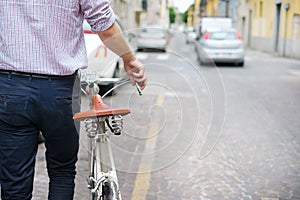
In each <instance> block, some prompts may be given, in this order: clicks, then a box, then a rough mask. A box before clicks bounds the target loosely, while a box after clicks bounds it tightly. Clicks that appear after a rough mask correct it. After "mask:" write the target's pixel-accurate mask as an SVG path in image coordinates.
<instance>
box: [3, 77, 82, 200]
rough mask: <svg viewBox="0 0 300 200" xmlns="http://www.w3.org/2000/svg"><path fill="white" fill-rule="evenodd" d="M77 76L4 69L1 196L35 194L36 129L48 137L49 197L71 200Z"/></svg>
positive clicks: (23, 199) (16, 199) (23, 198)
mask: <svg viewBox="0 0 300 200" xmlns="http://www.w3.org/2000/svg"><path fill="white" fill-rule="evenodd" d="M79 110H80V83H79V78H78V77H77V76H70V77H64V78H38V77H30V76H28V77H26V76H20V75H14V74H3V73H1V72H0V184H1V198H2V200H8V199H9V200H29V199H31V198H32V189H33V179H34V167H35V156H36V152H37V144H38V143H37V138H38V133H39V132H42V133H43V136H44V137H45V147H46V161H47V170H48V175H49V180H50V182H49V194H48V199H51V200H71V199H73V195H74V185H75V183H74V178H75V174H76V170H75V164H76V162H77V153H78V146H79V134H78V133H79V123H78V122H74V120H73V119H72V116H73V113H74V112H78V111H79Z"/></svg>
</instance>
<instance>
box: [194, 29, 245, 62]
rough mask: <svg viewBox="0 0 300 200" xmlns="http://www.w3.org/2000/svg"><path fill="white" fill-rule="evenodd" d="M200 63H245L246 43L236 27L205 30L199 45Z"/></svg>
mask: <svg viewBox="0 0 300 200" xmlns="http://www.w3.org/2000/svg"><path fill="white" fill-rule="evenodd" d="M197 53H198V58H199V61H200V64H206V63H211V62H215V63H233V64H235V65H238V66H243V65H244V44H243V41H242V37H241V36H240V34H238V33H237V31H236V30H235V29H222V30H214V31H210V32H205V33H204V35H203V36H202V37H201V39H200V41H199V45H197Z"/></svg>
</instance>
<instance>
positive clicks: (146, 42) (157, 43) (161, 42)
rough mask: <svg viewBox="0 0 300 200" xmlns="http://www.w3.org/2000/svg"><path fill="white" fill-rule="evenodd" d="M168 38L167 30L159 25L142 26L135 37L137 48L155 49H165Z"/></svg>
mask: <svg viewBox="0 0 300 200" xmlns="http://www.w3.org/2000/svg"><path fill="white" fill-rule="evenodd" d="M168 40H169V34H168V31H167V30H166V29H164V28H162V27H161V26H146V27H144V28H142V29H141V30H140V32H139V34H138V38H137V50H138V51H140V50H143V49H156V50H162V51H166V48H167V45H168Z"/></svg>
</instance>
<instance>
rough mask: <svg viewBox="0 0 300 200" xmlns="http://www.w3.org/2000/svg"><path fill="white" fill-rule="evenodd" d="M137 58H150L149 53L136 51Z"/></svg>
mask: <svg viewBox="0 0 300 200" xmlns="http://www.w3.org/2000/svg"><path fill="white" fill-rule="evenodd" d="M136 58H137V59H139V60H146V59H147V58H148V54H146V53H136Z"/></svg>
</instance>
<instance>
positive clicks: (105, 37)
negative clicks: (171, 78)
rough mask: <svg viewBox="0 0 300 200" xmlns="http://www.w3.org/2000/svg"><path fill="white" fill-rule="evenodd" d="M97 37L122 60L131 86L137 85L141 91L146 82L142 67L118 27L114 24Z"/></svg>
mask: <svg viewBox="0 0 300 200" xmlns="http://www.w3.org/2000/svg"><path fill="white" fill-rule="evenodd" d="M98 35H99V37H100V38H101V40H102V41H103V42H104V44H105V45H106V46H107V47H108V48H109V49H110V50H112V51H113V52H115V53H116V54H117V55H119V56H121V57H122V58H123V61H124V68H125V71H126V72H127V75H128V76H129V78H130V81H131V83H132V85H135V84H136V83H137V84H138V85H139V86H140V87H141V89H144V88H145V86H146V82H147V78H146V76H145V73H144V72H145V69H144V65H143V64H142V63H141V62H140V61H139V60H137V59H136V57H135V55H134V53H133V51H132V49H131V48H130V47H129V45H128V43H127V41H126V39H125V37H124V36H123V33H122V31H121V29H120V27H119V26H118V25H117V24H116V23H114V24H113V25H112V26H111V27H110V28H108V29H107V30H105V31H101V32H98Z"/></svg>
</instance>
